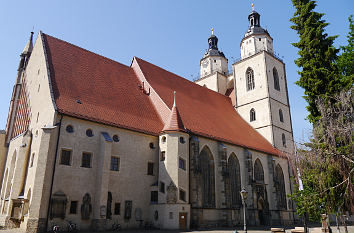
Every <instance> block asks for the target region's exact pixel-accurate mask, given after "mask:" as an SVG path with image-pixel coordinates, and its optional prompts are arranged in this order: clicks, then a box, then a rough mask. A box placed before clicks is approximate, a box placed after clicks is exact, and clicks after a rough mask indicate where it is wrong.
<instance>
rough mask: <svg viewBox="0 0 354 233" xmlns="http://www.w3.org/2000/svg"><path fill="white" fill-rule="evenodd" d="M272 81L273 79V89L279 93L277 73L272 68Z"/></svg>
mask: <svg viewBox="0 0 354 233" xmlns="http://www.w3.org/2000/svg"><path fill="white" fill-rule="evenodd" d="M273 79H274V89H275V90H277V91H280V85H279V76H278V71H277V69H276V68H275V67H274V68H273Z"/></svg>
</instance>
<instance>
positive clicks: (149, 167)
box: [147, 162, 154, 176]
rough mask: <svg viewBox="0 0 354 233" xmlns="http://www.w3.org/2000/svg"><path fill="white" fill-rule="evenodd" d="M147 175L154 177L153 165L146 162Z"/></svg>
mask: <svg viewBox="0 0 354 233" xmlns="http://www.w3.org/2000/svg"><path fill="white" fill-rule="evenodd" d="M147 174H148V175H150V176H153V175H154V163H152V162H148V167H147Z"/></svg>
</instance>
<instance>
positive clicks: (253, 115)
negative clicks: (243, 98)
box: [250, 108, 256, 122]
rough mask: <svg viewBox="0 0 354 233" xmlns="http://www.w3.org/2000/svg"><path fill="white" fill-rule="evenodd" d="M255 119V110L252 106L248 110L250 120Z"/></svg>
mask: <svg viewBox="0 0 354 233" xmlns="http://www.w3.org/2000/svg"><path fill="white" fill-rule="evenodd" d="M255 120H256V111H255V110H254V108H252V109H251V111H250V121H251V122H252V121H255Z"/></svg>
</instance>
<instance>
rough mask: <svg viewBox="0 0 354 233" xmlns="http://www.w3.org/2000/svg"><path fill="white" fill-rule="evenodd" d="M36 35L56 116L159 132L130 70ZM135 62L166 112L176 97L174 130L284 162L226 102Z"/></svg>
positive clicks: (157, 118) (160, 126) (158, 122)
mask: <svg viewBox="0 0 354 233" xmlns="http://www.w3.org/2000/svg"><path fill="white" fill-rule="evenodd" d="M41 35H42V38H43V40H44V43H45V48H46V53H47V57H48V64H49V70H50V78H51V83H52V88H53V94H54V100H55V104H56V106H57V110H58V112H60V113H63V114H66V115H70V116H74V117H78V118H82V119H87V120H91V121H95V122H100V123H104V124H107V125H112V126H117V127H121V128H126V129H130V130H134V131H138V132H143V133H148V134H152V135H158V134H159V133H160V132H161V131H162V130H163V129H164V123H163V121H162V119H160V115H159V114H158V112H157V111H158V110H157V108H156V106H154V102H153V101H152V100H151V98H149V95H147V94H146V93H143V92H142V91H141V89H140V88H139V87H138V86H139V85H141V83H140V81H139V79H138V77H137V75H136V73H135V72H134V70H133V69H132V68H131V67H128V66H125V65H123V64H120V63H118V62H116V61H113V60H111V59H108V58H105V57H103V56H100V55H97V54H95V53H92V52H90V51H87V50H85V49H82V48H80V47H77V46H75V45H72V44H70V43H67V42H65V41H62V40H59V39H57V38H54V37H52V36H49V35H46V34H43V33H41ZM135 59H136V61H137V64H138V66H139V68H140V70H141V71H142V73H143V75H144V76H145V79H146V81H147V82H148V84H149V85H150V86H151V88H153V89H154V91H155V92H156V93H157V94H158V96H159V98H161V99H162V101H163V102H164V103H165V104H166V105H167V106H172V105H173V92H174V91H177V93H178V97H177V99H178V109H177V108H172V109H171V114H170V116H171V119H170V123H171V122H172V123H173V124H172V126H173V127H175V123H176V122H177V123H178V124H177V126H178V127H177V128H181V125H182V126H183V128H184V129H185V130H186V131H187V132H190V133H192V134H196V135H199V136H204V137H207V138H211V139H214V140H218V141H223V142H227V143H231V144H235V145H239V146H243V147H246V148H249V149H254V150H258V151H262V152H265V153H269V154H274V155H279V156H283V155H282V154H281V152H280V151H278V150H277V149H275V148H274V147H273V146H272V145H271V144H270V143H269V142H268V141H267V140H266V139H265V138H264V137H263V136H261V135H260V134H259V133H258V132H257V131H256V130H255V129H253V128H252V127H251V126H250V125H249V124H248V123H247V122H246V121H244V120H243V119H242V118H241V116H240V115H239V114H238V113H237V112H236V111H235V109H234V108H233V106H232V103H231V99H230V98H229V97H227V96H224V95H222V94H219V93H217V92H214V91H212V90H209V89H207V88H205V87H202V86H199V85H197V84H195V83H193V82H191V81H189V80H187V79H184V78H182V77H180V76H178V75H176V74H173V73H171V72H168V71H166V70H164V69H162V68H160V67H158V66H156V65H153V64H151V63H149V62H146V61H144V60H142V59H139V58H135ZM174 117H176V119H174ZM171 120H172V121H171ZM175 120H177V121H175ZM182 122H183V123H182ZM170 123H168V124H170ZM179 123H181V124H179ZM166 127H167V126H166ZM165 129H166V128H165ZM179 130H181V129H179Z"/></svg>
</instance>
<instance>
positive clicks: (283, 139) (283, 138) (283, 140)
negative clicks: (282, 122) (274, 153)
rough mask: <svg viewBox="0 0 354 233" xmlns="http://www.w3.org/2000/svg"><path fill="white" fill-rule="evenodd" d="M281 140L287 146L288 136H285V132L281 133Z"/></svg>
mask: <svg viewBox="0 0 354 233" xmlns="http://www.w3.org/2000/svg"><path fill="white" fill-rule="evenodd" d="M281 140H282V142H283V147H286V138H285V134H283V133H282V134H281Z"/></svg>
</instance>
